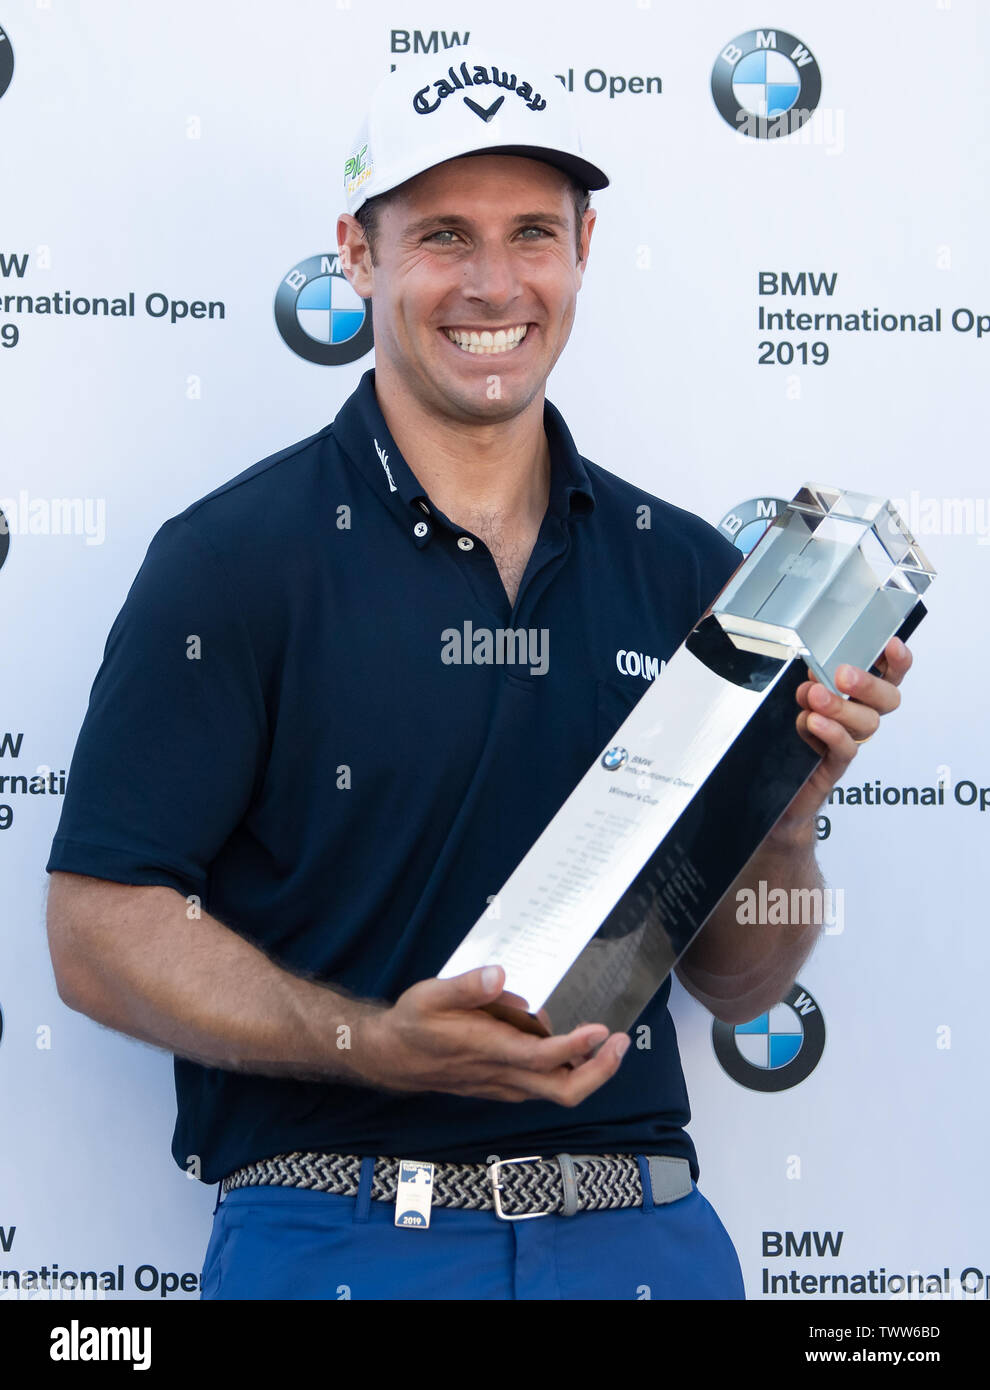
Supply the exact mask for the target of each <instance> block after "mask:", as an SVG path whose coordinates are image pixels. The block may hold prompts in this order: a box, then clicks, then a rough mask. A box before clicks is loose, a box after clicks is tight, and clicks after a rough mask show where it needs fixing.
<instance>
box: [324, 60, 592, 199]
mask: <svg viewBox="0 0 990 1390" xmlns="http://www.w3.org/2000/svg"><path fill="white" fill-rule="evenodd" d="M466 154H517V155H525V156H527V157H529V158H531V159H542V160H543V161H544V162H545V163H547V164H553V165H555V166H556V167H557V168H558V169H563V170H565V172H567V173H569V174H573V176H574V177H575V178H576V179H577V180H578V182H579V183H582V184H583V185H584V186H585V188H589V189H598V188H607V187H608V182H609V180H608V176H607V175H606V174H605V173H604V172H603V171H602V170H601V169H599V168H598V166H597V165H596V164H592V163H590V161H589V160H587V159H585V158H584V156H583V155H582V153H581V139H580V136H579V135H578V129H577V120H576V116H575V112H574V108H573V101H572V98H571V97H570V95H569V94H568V92H567V91H566V89H565V87H564V84H563V83H562V82H561V81H560V79H559V78H558V77H555V76H554V75H553V73H552V72H550V71H549V70H548V69H545V68H543V67H542V66H541V65H540V64H539V63H531V62H530V61H529V59H528V58H520V57H519V55H518V54H517V55H516V57H515V59H514V60H513V61H512V62H506V61H505V60H504V59H503V58H502V56H501V55H499V54H497V53H493V52H491V51H490V50H489V49H488V48H487V47H484V48H482V47H480V46H479V47H473V46H472V47H470V48H458V49H450V50H448V51H447V52H446V53H438V54H435V55H434V54H430V55H427V56H426V57H417V58H411V59H407V60H405V61H404V62H403V64H402V66H401V67H400V68H399V69H398V71H396V72H393V73H389V75H388V76H387V77H386V78H385V79H384V80H383V81H382V82H380V83H379V85H378V86H377V87H376V89H375V92H374V95H373V96H372V98H371V106H370V109H369V111H368V114H367V116H366V117H365V120H364V122H363V123H362V125H361V129H360V131H359V132H358V135H357V138H356V139H355V141H354V143H353V145H352V146H351V148H350V154H349V157H348V159H347V162H346V163H345V165H344V195H345V197H346V199H347V211H348V212H350V213H355V212H357V210H358V208H360V207H361V205H362V204H363V203H364V202H366V201H367V199H368V198H374V197H375V196H376V195H377V194H379V193H387V192H388V190H389V189H391V188H397V187H398V186H399V184H400V183H405V181H406V179H411V178H413V177H415V175H416V174H421V173H423V171H424V170H425V169H432V168H433V167H434V165H436V164H442V163H443V162H444V160H447V159H457V158H458V157H459V156H460V155H466Z"/></svg>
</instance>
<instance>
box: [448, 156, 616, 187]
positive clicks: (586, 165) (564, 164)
mask: <svg viewBox="0 0 990 1390" xmlns="http://www.w3.org/2000/svg"><path fill="white" fill-rule="evenodd" d="M462 153H463V155H464V156H467V155H472V154H517V155H521V156H522V157H523V158H524V159H539V160H542V161H543V163H544V164H552V165H554V167H555V168H557V169H563V171H564V173H565V174H572V175H573V176H574V178H576V179H577V180H578V181H579V182H580V183H583V184H584V186H585V188H587V189H589V190H590V191H591V192H596V191H597V190H599V189H601V188H608V186H609V179H608V175H607V174H606V173H605V172H604V171H603V170H602V169H599V168H598V165H597V164H592V163H591V161H590V160H587V159H582V158H581V156H580V155H576V154H567V153H566V152H565V151H563V150H548V149H545V148H544V147H543V146H542V145H485V146H483V147H482V148H481V149H478V150H464V151H463V152H462ZM451 158H454V159H460V158H461V155H452V156H451Z"/></svg>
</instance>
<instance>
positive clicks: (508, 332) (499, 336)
mask: <svg viewBox="0 0 990 1390" xmlns="http://www.w3.org/2000/svg"><path fill="white" fill-rule="evenodd" d="M527 327H528V324H525V323H521V324H519V325H518V326H517V327H515V328H498V329H496V330H495V332H494V333H489V332H488V330H487V329H486V330H485V331H484V332H483V333H475V332H474V330H473V329H472V330H470V331H468V330H465V329H463V328H445V329H444V332H445V333H446V335H447V337H448V338H449V339H450V341H451V342H452V343H456V344H457V346H458V347H459V348H461V349H462V351H464V352H483V353H492V352H511V351H512V349H513V348H514V347H518V346H519V344H520V343H521V342H522V340H523V338H525V336H526V329H527Z"/></svg>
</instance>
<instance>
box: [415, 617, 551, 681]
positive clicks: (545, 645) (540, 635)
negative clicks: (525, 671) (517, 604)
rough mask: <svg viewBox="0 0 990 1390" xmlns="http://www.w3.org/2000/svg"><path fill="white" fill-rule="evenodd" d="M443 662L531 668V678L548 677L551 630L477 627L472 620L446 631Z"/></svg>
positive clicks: (442, 635)
mask: <svg viewBox="0 0 990 1390" xmlns="http://www.w3.org/2000/svg"><path fill="white" fill-rule="evenodd" d="M440 660H441V661H442V662H443V664H444V665H445V666H528V667H529V673H530V675H531V676H545V675H546V673H547V671H548V670H549V669H550V629H549V628H546V627H526V628H523V627H519V628H515V627H496V628H490V627H475V626H474V624H473V623H472V622H471V620H470V618H469V619H468V620H467V621H466V622H464V623H463V624H462V625H461V627H445V628H444V629H443V631H442V632H441V634H440Z"/></svg>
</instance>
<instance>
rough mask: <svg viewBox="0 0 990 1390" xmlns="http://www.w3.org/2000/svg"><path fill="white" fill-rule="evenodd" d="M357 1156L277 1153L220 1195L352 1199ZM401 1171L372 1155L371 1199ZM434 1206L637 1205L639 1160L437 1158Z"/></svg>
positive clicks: (538, 1210) (381, 1197) (240, 1174)
mask: <svg viewBox="0 0 990 1390" xmlns="http://www.w3.org/2000/svg"><path fill="white" fill-rule="evenodd" d="M362 1161H363V1160H362V1159H361V1158H360V1157H357V1156H354V1155H350V1154H323V1153H290V1154H279V1155H278V1156H277V1157H275V1158H267V1159H262V1160H261V1161H260V1162H258V1163H248V1164H246V1165H245V1166H244V1167H243V1168H237V1169H236V1170H235V1171H234V1172H233V1173H230V1174H228V1176H227V1177H225V1178H224V1179H223V1182H222V1184H221V1187H222V1191H223V1194H224V1195H225V1196H226V1194H227V1193H228V1192H231V1191H233V1190H234V1188H238V1187H256V1186H269V1185H272V1184H274V1185H276V1186H279V1187H306V1188H310V1189H312V1190H313V1191H316V1192H331V1193H335V1194H337V1195H339V1196H343V1197H356V1196H357V1195H358V1187H359V1185H360V1181H361V1164H362ZM660 1161H661V1162H664V1163H669V1162H671V1161H672V1160H669V1159H663V1160H660ZM678 1162H680V1160H678ZM683 1166H684V1167H685V1168H686V1167H687V1165H686V1164H684V1165H683ZM398 1176H399V1160H398V1159H397V1158H376V1159H375V1167H374V1174H373V1177H372V1183H371V1196H372V1200H374V1201H376V1202H394V1201H395V1194H396V1188H397V1185H398ZM688 1183H689V1185H690V1179H688ZM433 1205H434V1206H436V1207H461V1208H463V1209H465V1210H467V1211H494V1212H495V1213H496V1214H497V1215H498V1216H501V1217H503V1218H505V1219H506V1220H517V1221H518V1220H521V1219H523V1218H525V1217H527V1216H550V1215H552V1214H553V1213H555V1212H560V1213H562V1214H563V1215H565V1216H570V1215H572V1214H573V1213H574V1212H575V1211H613V1210H615V1209H617V1208H619V1207H640V1206H642V1205H643V1184H642V1180H641V1177H640V1170H639V1163H638V1162H637V1160H636V1158H635V1156H634V1155H632V1154H577V1155H572V1154H557V1155H554V1156H553V1157H551V1158H542V1157H539V1156H537V1157H533V1158H503V1159H496V1160H494V1161H493V1162H492V1163H491V1164H485V1163H436V1164H434V1168H433Z"/></svg>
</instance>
